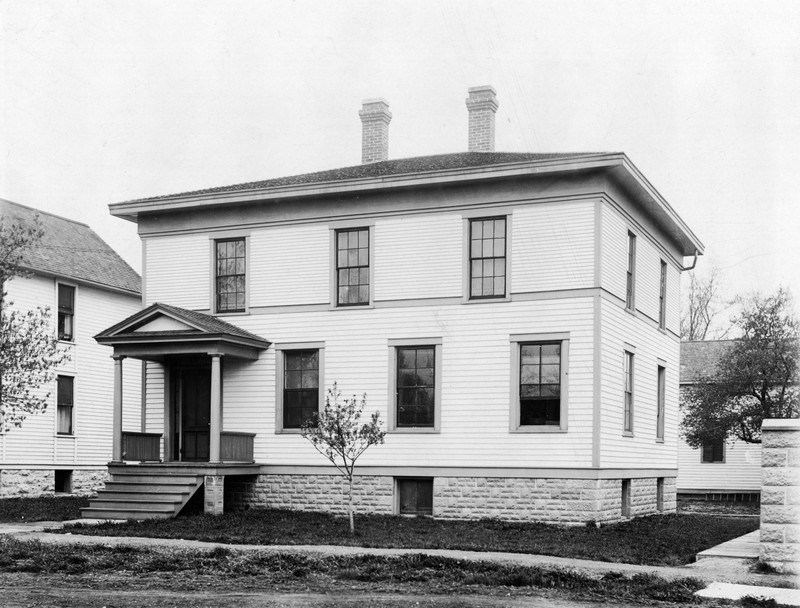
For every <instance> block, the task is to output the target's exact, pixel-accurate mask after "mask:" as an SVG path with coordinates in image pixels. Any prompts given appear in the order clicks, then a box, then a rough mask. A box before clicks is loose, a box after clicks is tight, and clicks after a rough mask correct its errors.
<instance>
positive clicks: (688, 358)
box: [680, 340, 736, 384]
mask: <svg viewBox="0 0 800 608" xmlns="http://www.w3.org/2000/svg"><path fill="white" fill-rule="evenodd" d="M735 343H736V341H735V340H703V341H697V342H681V376H680V382H681V384H692V383H694V382H695V381H697V380H698V379H699V378H703V377H706V376H711V375H713V374H714V371H715V370H716V367H717V363H718V362H719V360H720V357H722V355H723V354H724V353H725V352H727V351H728V349H730V348H731V347H732V346H733V345H734V344H735Z"/></svg>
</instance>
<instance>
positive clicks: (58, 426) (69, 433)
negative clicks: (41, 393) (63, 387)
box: [56, 374, 75, 437]
mask: <svg viewBox="0 0 800 608" xmlns="http://www.w3.org/2000/svg"><path fill="white" fill-rule="evenodd" d="M62 379H69V381H70V384H71V390H70V403H62V402H61V391H60V390H59V388H60V386H59V385H60V383H61V381H62ZM63 408H69V431H62V430H61V416H60V414H61V410H62V409H63ZM56 435H57V436H59V437H74V436H75V376H71V375H69V374H57V375H56Z"/></svg>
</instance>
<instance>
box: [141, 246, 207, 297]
mask: <svg viewBox="0 0 800 608" xmlns="http://www.w3.org/2000/svg"><path fill="white" fill-rule="evenodd" d="M144 251H145V260H144V277H145V297H146V299H147V300H146V302H145V305H146V306H148V305H150V304H152V303H153V302H166V303H169V304H172V305H173V306H180V307H182V308H190V309H207V308H208V307H209V306H210V295H209V289H210V285H211V276H210V273H211V258H210V256H211V244H210V241H209V237H208V235H188V236H187V235H179V236H169V237H161V238H157V239H147V240H146V242H145V249H144Z"/></svg>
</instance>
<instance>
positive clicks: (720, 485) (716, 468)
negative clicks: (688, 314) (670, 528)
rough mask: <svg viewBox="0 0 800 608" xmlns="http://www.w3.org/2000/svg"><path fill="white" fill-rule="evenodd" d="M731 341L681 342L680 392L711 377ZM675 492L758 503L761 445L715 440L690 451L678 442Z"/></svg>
mask: <svg viewBox="0 0 800 608" xmlns="http://www.w3.org/2000/svg"><path fill="white" fill-rule="evenodd" d="M733 344H734V341H733V340H707V341H702V342H699V341H698V342H682V343H681V373H680V385H681V390H682V391H683V390H686V389H688V388H689V387H690V386H692V385H693V384H695V383H696V382H698V381H699V380H700V379H702V378H706V377H709V376H713V375H714V370H715V368H716V366H717V363H718V361H719V358H720V356H721V355H722V354H723V353H724V352H725V351H726V350H727V349H728V348H730V347H731V346H732V345H733ZM678 493H679V494H681V495H686V496H687V497H690V496H692V497H697V498H707V499H720V500H744V501H749V500H758V498H759V496H760V495H761V444H760V443H745V442H744V441H737V440H729V441H714V442H711V443H707V444H704V445H703V446H702V447H700V448H691V447H689V444H687V443H686V442H685V441H684V440H683V439H681V440H680V441H679V443H678Z"/></svg>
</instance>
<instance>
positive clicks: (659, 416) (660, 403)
mask: <svg viewBox="0 0 800 608" xmlns="http://www.w3.org/2000/svg"><path fill="white" fill-rule="evenodd" d="M666 376H667V370H666V368H665V367H662V366H661V365H659V366H658V377H657V382H658V388H657V395H656V397H657V399H656V407H657V408H658V409H657V411H656V439H658V440H659V441H663V440H664V412H665V410H666V408H665V405H666Z"/></svg>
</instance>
